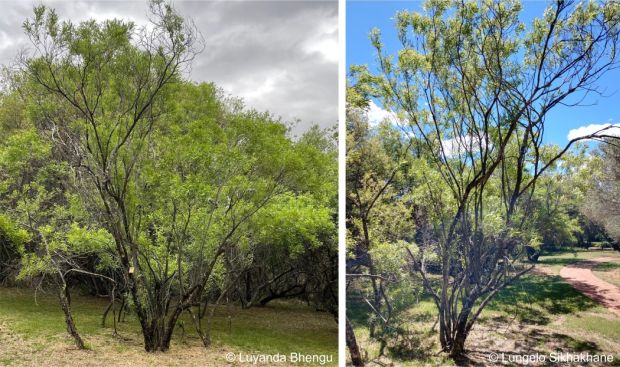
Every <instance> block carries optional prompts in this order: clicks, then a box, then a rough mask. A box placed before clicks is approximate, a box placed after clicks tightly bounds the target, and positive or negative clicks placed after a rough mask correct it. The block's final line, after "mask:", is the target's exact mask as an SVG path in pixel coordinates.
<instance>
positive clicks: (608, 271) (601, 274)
mask: <svg viewBox="0 0 620 367" xmlns="http://www.w3.org/2000/svg"><path fill="white" fill-rule="evenodd" d="M592 272H593V273H594V275H595V276H596V277H598V278H599V279H602V280H604V281H606V282H608V283H611V284H613V285H615V286H616V287H620V260H618V261H610V262H606V263H602V264H597V265H596V266H595V267H594V268H593V269H592Z"/></svg>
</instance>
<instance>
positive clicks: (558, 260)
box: [537, 249, 618, 274]
mask: <svg viewBox="0 0 620 367" xmlns="http://www.w3.org/2000/svg"><path fill="white" fill-rule="evenodd" d="M614 254H618V252H617V251H600V250H592V251H588V250H582V249H566V250H563V251H560V252H557V253H553V254H546V255H543V256H541V257H540V258H538V263H537V266H543V267H545V268H548V269H552V270H553V271H554V272H556V273H557V274H559V273H560V269H562V268H563V267H565V266H566V265H570V264H574V263H576V262H578V261H582V260H589V259H594V258H597V257H602V256H608V255H614Z"/></svg>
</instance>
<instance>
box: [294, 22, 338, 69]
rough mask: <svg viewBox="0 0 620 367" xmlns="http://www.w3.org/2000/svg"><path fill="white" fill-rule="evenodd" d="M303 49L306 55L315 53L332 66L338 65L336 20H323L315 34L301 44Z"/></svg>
mask: <svg viewBox="0 0 620 367" xmlns="http://www.w3.org/2000/svg"><path fill="white" fill-rule="evenodd" d="M303 49H304V51H305V52H306V53H308V54H310V55H311V54H314V53H317V54H319V55H321V57H322V58H323V59H324V60H325V61H327V62H329V63H333V64H337V63H338V56H339V55H340V51H339V47H338V18H337V17H334V18H333V19H332V18H327V19H324V20H323V22H322V24H320V25H318V26H317V30H316V32H315V33H314V34H313V35H312V36H311V37H310V39H308V40H307V41H306V42H304V44H303Z"/></svg>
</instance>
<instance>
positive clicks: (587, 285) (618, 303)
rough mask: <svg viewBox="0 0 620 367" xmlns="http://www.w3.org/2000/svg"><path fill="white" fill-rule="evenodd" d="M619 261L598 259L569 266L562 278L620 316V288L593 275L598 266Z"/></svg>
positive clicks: (611, 258) (561, 272) (561, 273)
mask: <svg viewBox="0 0 620 367" xmlns="http://www.w3.org/2000/svg"><path fill="white" fill-rule="evenodd" d="M614 260H618V258H617V257H598V258H596V259H591V260H585V261H579V262H577V263H575V264H571V265H567V266H565V267H563V268H562V270H560V276H561V277H562V278H564V279H565V280H566V281H567V282H568V283H569V284H571V285H572V286H573V287H574V288H575V289H577V290H578V291H580V292H581V293H583V294H585V295H586V296H588V297H590V298H592V299H593V300H595V301H596V302H598V303H600V304H601V305H603V306H604V307H606V308H607V309H608V310H609V311H611V312H613V313H615V314H616V315H618V316H620V288H618V287H616V286H615V285H613V284H610V283H607V282H605V281H603V280H601V279H599V278H597V277H596V276H594V274H592V268H593V267H594V266H595V265H596V264H600V263H604V262H608V261H614Z"/></svg>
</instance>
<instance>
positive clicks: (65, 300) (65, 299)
mask: <svg viewBox="0 0 620 367" xmlns="http://www.w3.org/2000/svg"><path fill="white" fill-rule="evenodd" d="M68 293H69V291H68V290H67V285H66V284H63V285H62V286H61V287H60V290H59V292H58V298H59V299H60V307H61V308H62V312H64V314H65V323H66V324H67V331H68V332H69V335H71V337H72V338H73V340H74V341H75V345H76V346H77V347H78V348H79V349H86V347H85V346H84V340H82V337H81V336H80V333H79V332H78V331H77V328H76V327H75V322H74V321H73V315H72V314H71V305H70V304H69V296H68Z"/></svg>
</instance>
